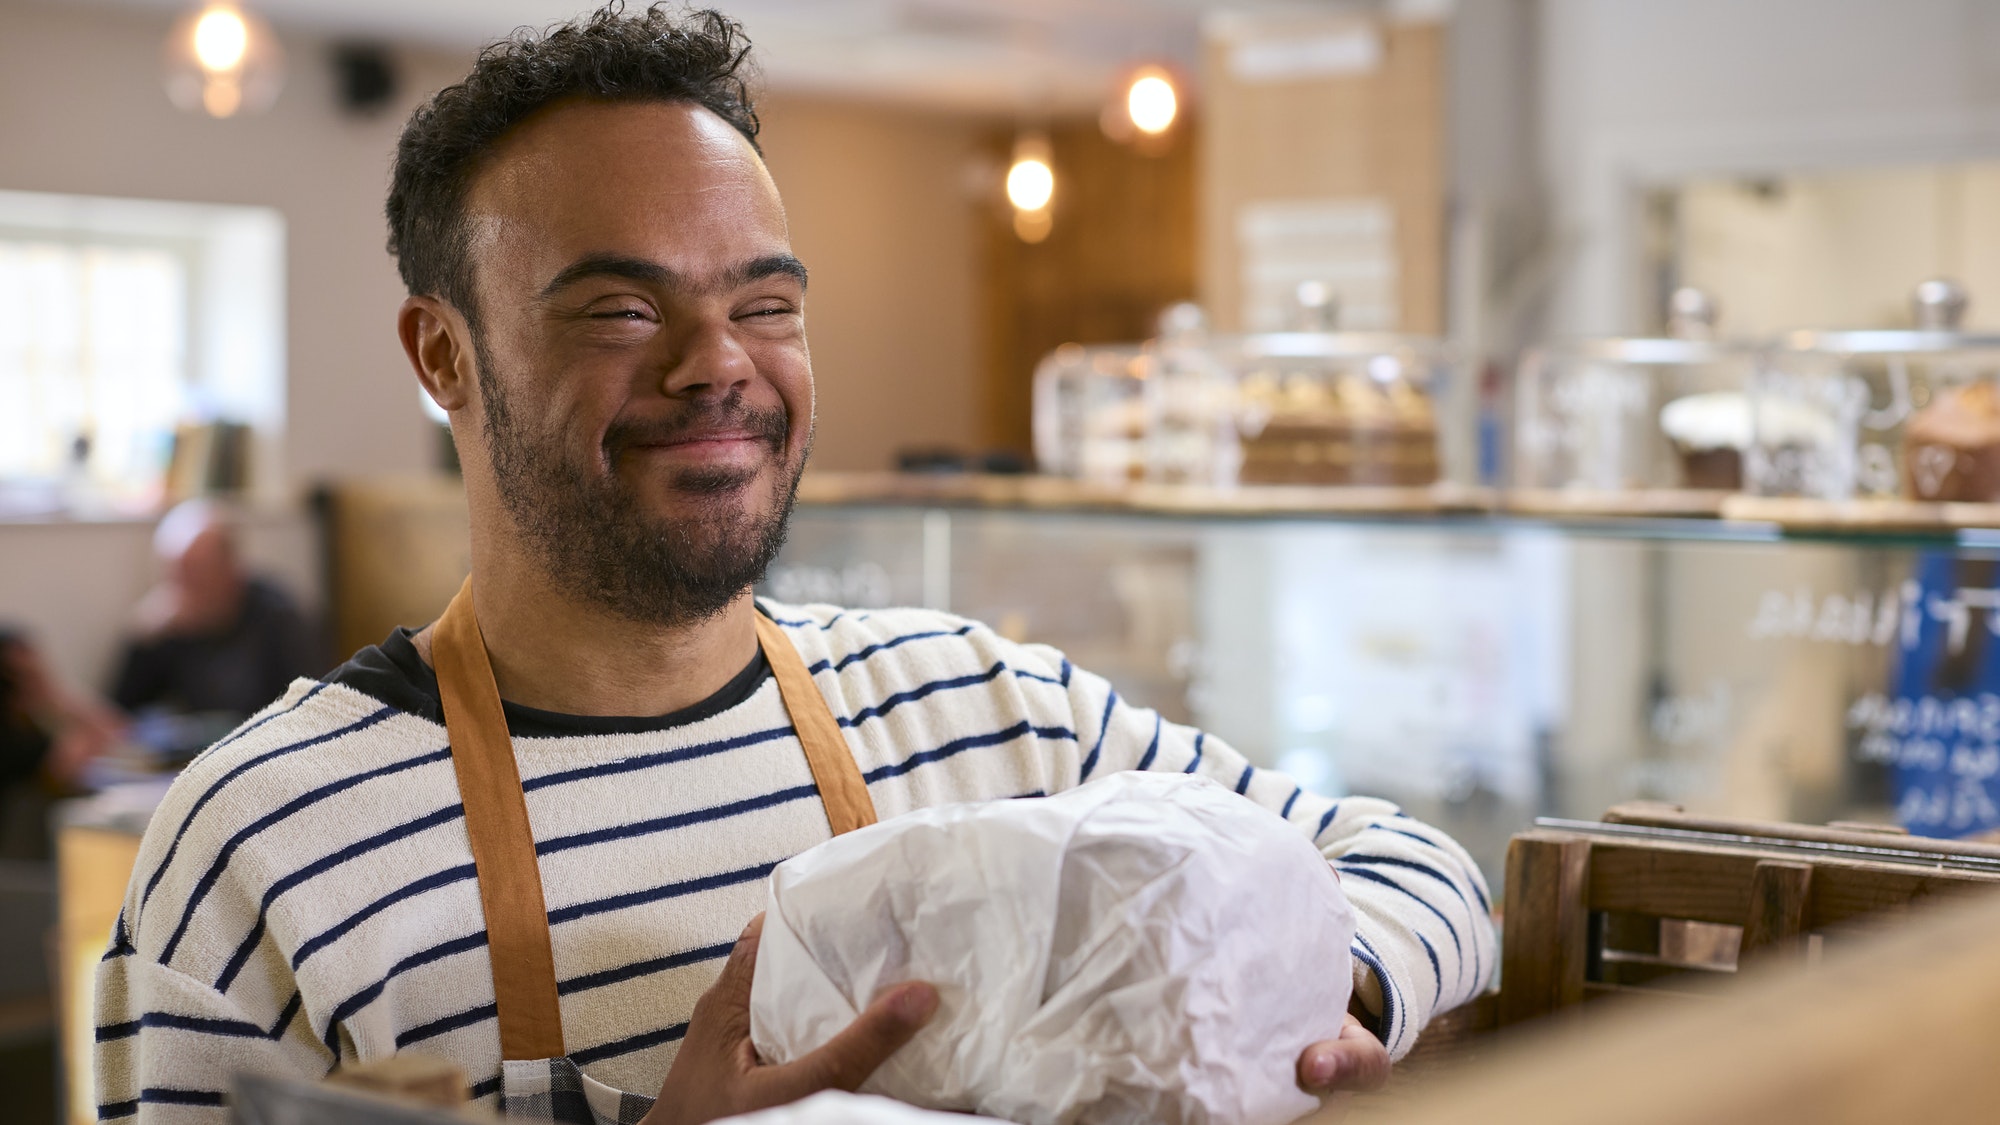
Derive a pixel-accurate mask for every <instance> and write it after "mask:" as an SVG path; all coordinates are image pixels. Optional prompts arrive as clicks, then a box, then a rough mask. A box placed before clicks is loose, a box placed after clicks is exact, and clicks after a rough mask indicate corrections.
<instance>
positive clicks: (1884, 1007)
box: [1305, 891, 2000, 1125]
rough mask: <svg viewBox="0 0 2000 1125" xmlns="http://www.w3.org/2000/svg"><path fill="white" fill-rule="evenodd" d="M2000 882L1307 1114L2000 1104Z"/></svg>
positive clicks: (1643, 1122) (1899, 1113)
mask: <svg viewBox="0 0 2000 1125" xmlns="http://www.w3.org/2000/svg"><path fill="white" fill-rule="evenodd" d="M1995 933H2000V891H1996V892H1983V893H1980V894H1977V895H1975V896H1973V897H1971V898H1969V899H1961V900H1958V901H1957V902H1954V903H1950V904H1942V905H1939V906H1937V907H1936V908H1934V909H1931V910H1928V911H1924V912H1921V913H1918V914H1913V915H1911V916H1910V918H1909V920H1908V921H1907V922H1906V923H1905V924H1903V925H1902V926H1901V927H1900V928H1898V929H1896V930H1893V931H1887V932H1883V933H1878V934H1873V935H1870V936H1868V937H1866V938H1857V939H1855V940H1854V941H1853V942H1852V944H1849V945H1846V946H1844V947H1841V948H1837V949H1833V950H1830V951H1829V954H1828V956H1827V957H1826V959H1825V960H1824V962H1822V963H1821V964H1819V965H1817V966H1813V967H1805V966H1790V965H1788V966H1782V967H1771V968H1768V969H1766V970H1764V971H1762V972H1759V973H1756V974H1754V975H1751V974H1746V975H1745V978H1744V979H1743V980H1741V981H1740V982H1738V983H1737V984H1736V985H1735V986H1734V987H1733V988H1731V989H1729V990H1728V991H1726V992H1723V993H1721V994H1719V995H1718V996H1717V998H1716V999H1714V1000H1712V1001H1711V1002H1708V1003H1704V1004H1700V1005H1687V1006H1677V1007H1675V1008H1667V1007H1664V1006H1658V1005H1645V1006H1635V1007H1630V1008H1625V1009H1624V1010H1620V1009H1619V1008H1618V1007H1616V1006H1614V1005H1613V1004H1611V1003H1607V1004H1606V1005H1605V1006H1604V1008H1602V1009H1600V1010H1596V1011H1587V1012H1585V1013H1583V1014H1581V1015H1580V1016H1579V1017H1577V1018H1574V1019H1571V1020H1565V1021H1562V1022H1561V1023H1560V1024H1558V1025H1555V1026H1545V1027H1538V1028H1530V1029H1525V1030H1523V1031H1521V1032H1519V1033H1517V1034H1516V1035H1514V1036H1512V1037H1510V1039H1509V1040H1508V1041H1506V1042H1501V1043H1497V1044H1495V1045H1494V1047H1493V1048H1492V1050H1491V1051H1490V1052H1489V1053H1487V1054H1485V1055H1484V1057H1482V1058H1480V1059H1478V1060H1476V1061H1473V1062H1470V1063H1468V1064H1467V1065H1466V1066H1465V1067H1464V1068H1462V1069H1458V1070H1456V1071H1454V1072H1453V1073H1450V1074H1444V1075H1439V1076H1438V1077H1437V1079H1436V1080H1435V1082H1434V1083H1432V1084H1429V1085H1426V1086H1424V1087H1423V1088H1422V1089H1419V1090H1413V1091H1410V1092H1409V1093H1408V1095H1407V1096H1401V1097H1397V1098H1394V1099H1385V1100H1383V1101H1381V1102H1370V1101H1369V1100H1368V1099H1362V1100H1359V1101H1357V1102H1355V1103H1354V1105H1353V1107H1352V1108H1353V1113H1352V1114H1351V1115H1349V1116H1347V1117H1341V1116H1339V1112H1338V1110H1328V1111H1323V1112H1322V1113H1320V1114H1316V1115H1313V1116H1311V1117H1308V1118H1306V1119H1305V1121H1308V1122H1311V1123H1313V1125H1332V1123H1334V1122H1336V1121H1341V1120H1345V1121H1351V1122H1389V1121H1393V1122H1395V1123H1397V1125H1447V1123H1450V1125H1461V1123H1463V1122H1467V1121H1478V1122H1480V1123H1481V1125H1586V1123H1589V1125H1596V1123H1598V1122H1604V1121H1617V1122H1620V1123H1621V1125H1680V1123H1685V1122H1702V1123H1704V1125H1773V1123H1777V1122H1815V1123H1821V1125H1879V1123H1880V1122H1883V1121H1924V1122H1927V1123H1933V1125H1949V1123H1956V1122H1975V1121H1981V1122H1983V1121H1990V1120H1991V1119H1992V1115H1993V1107H1994V1106H1995V1105H2000V1067H1994V1066H1993V1065H1992V1059H1993V1056H1994V1054H1995V1052H1996V1051H2000V961H1996V960H1995V959H1994V958H1993V956H1992V954H1991V948H1992V942H1993V935H1994V934H1995Z"/></svg>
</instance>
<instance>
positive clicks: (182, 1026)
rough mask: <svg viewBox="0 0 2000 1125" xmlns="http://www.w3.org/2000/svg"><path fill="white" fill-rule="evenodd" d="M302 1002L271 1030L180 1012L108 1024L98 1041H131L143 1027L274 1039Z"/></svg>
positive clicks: (297, 1001) (296, 997)
mask: <svg viewBox="0 0 2000 1125" xmlns="http://www.w3.org/2000/svg"><path fill="white" fill-rule="evenodd" d="M301 1002H302V1000H301V997H300V996H299V994H298V993H296V992H294V993H293V994H292V1001H291V1003H289V1004H286V1005H285V1010H284V1012H283V1013H281V1014H280V1015H279V1016H278V1022H277V1023H276V1024H275V1025H274V1026H273V1027H272V1028H271V1029H270V1030H265V1029H264V1028H261V1027H258V1026H257V1025H256V1024H254V1023H251V1022H250V1021H249V1020H225V1019H215V1018H213V1017H210V1016H184V1015H181V1014H179V1013H178V1012H147V1013H146V1014H145V1015H142V1016H140V1017H139V1018H138V1019H136V1020H129V1021H127V1022H125V1023H114V1024H106V1025H105V1026H103V1027H100V1028H98V1029H97V1041H98V1042H99V1043H109V1042H112V1041H114V1040H118V1039H124V1038H128V1037H130V1036H133V1035H137V1034H138V1033H139V1029H140V1028H142V1027H162V1028H168V1029H170V1030H173V1031H194V1032H199V1033H201V1034H203V1035H221V1036H225V1037H228V1038H231V1039H271V1040H275V1039H277V1038H278V1037H279V1036H281V1035H283V1034H284V1031H285V1025H286V1024H289V1023H291V1022H292V1017H293V1016H295V1015H297V1014H298V1012H299V1005H300V1003H301Z"/></svg>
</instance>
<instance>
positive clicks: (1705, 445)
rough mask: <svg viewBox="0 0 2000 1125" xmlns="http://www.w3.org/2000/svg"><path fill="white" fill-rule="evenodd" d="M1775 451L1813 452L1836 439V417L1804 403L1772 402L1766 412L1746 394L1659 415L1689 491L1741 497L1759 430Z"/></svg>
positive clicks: (1681, 405)
mask: <svg viewBox="0 0 2000 1125" xmlns="http://www.w3.org/2000/svg"><path fill="white" fill-rule="evenodd" d="M1760 429H1761V431H1762V433H1761V437H1762V440H1763V442H1764V445H1765V446H1766V447H1767V448H1768V449H1770V450H1772V451H1777V450H1783V449H1796V450H1801V451H1811V450H1816V449H1820V448H1823V447H1824V446H1825V445H1826V443H1828V442H1831V441H1832V440H1833V439H1834V424H1833V420H1832V419H1831V418H1828V417H1827V416H1826V415H1825V414H1822V413H1821V412H1819V411H1817V410H1814V409H1812V408H1811V407H1809V406H1806V405H1804V404H1802V403H1796V402H1791V401H1789V400H1785V399H1773V398H1767V399H1765V400H1764V401H1763V402H1762V403H1761V409H1755V408H1753V406H1752V404H1751V401H1750V396H1749V395H1746V394H1744V393H1742V392H1741V391H1710V392H1708V393H1705V394H1696V395H1687V396H1685V397H1683V398H1677V399H1675V400H1673V401H1672V402H1669V403H1668V404H1667V405H1666V406H1665V407H1663V408H1662V409H1661V410H1660V430H1661V432H1663V433H1665V434H1666V435H1667V440H1668V441H1669V442H1671V443H1673V447H1674V452H1675V453H1677V454H1679V455H1680V462H1681V482H1682V487H1684V488H1700V489H1715V490H1719V491H1723V492H1736V491H1739V490H1741V489H1742V487H1743V457H1744V454H1745V453H1747V452H1748V451H1749V449H1750V446H1751V444H1752V442H1754V441H1755V440H1757V439H1758V437H1759V436H1760V435H1759V430H1760Z"/></svg>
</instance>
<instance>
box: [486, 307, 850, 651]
mask: <svg viewBox="0 0 2000 1125" xmlns="http://www.w3.org/2000/svg"><path fill="white" fill-rule="evenodd" d="M474 355H475V358H476V359H477V360H478V363H479V390H480V401H481V404H482V414H483V419H482V422H483V424H482V427H481V428H482V431H483V432H484V434H485V437H486V445H487V449H488V451H489V453H490V456H491V458H492V464H493V476H494V483H495V484H496V485H497V486H498V490H499V494H500V502H501V504H502V505H503V506H504V507H505V508H506V509H507V513H508V515H509V516H511V517H512V518H513V522H514V526H515V528H516V529H517V530H518V532H519V533H520V535H521V536H522V537H523V538H524V539H525V540H526V541H527V543H528V545H529V546H530V547H531V548H532V549H533V550H534V552H535V553H536V555H538V556H539V559H540V562H541V564H542V566H543V567H544V568H545V569H546V570H547V572H548V574H549V576H550V578H551V580H552V581H553V582H554V583H555V584H556V585H557V586H558V587H559V588H561V590H562V591H563V592H564V593H566V594H568V595H569V596H571V597H573V598H577V599H579V600H582V601H586V602H589V603H591V604H594V605H597V606H599V607H601V608H604V609H606V610H609V611H611V612H612V613H615V614H617V615H618V616H621V617H624V618H626V619H628V620H631V621H637V622H642V623H645V624H649V625H660V626H669V627H676V626H685V625H692V624H695V623H698V622H701V621H706V620H708V619H710V618H713V617H715V616H716V615H717V614H719V613H721V612H722V611H723V610H724V609H725V608H727V607H728V606H729V604H730V603H732V602H734V601H735V600H736V599H737V597H738V596H740V595H741V594H742V593H743V591H744V590H745V589H747V588H749V587H750V586H752V585H754V584H755V583H757V582H760V581H762V580H763V578H764V572H765V571H766V570H767V569H768V568H769V567H770V565H771V561H772V560H773V559H775V558H776V557H777V555H778V550H779V549H780V548H781V547H783V546H784V544H785V530H786V525H787V524H788V522H789V521H790V518H791V512H792V504H793V501H794V500H795V499H796V497H797V494H798V487H799V476H800V474H801V473H802V472H804V470H805V462H806V457H805V454H806V453H808V452H810V450H811V448H812V439H811V435H810V434H808V435H807V439H806V447H805V449H804V450H801V453H800V456H799V457H798V459H797V460H796V462H794V463H791V464H786V463H785V462H784V460H783V458H784V455H785V446H786V444H787V439H788V437H789V435H790V426H789V418H788V416H787V414H786V411H785V410H784V409H783V408H776V409H770V410H759V409H754V408H751V407H749V406H746V405H744V403H743V402H742V395H741V392H740V391H737V392H732V393H731V394H730V395H729V397H727V398H724V399H722V400H720V401H712V402H701V403H696V404H691V405H689V406H687V407H686V408H685V409H684V410H683V411H682V412H681V413H680V414H678V415H676V416H674V417H673V418H670V419H667V420H665V421H648V422H614V423H613V424H612V425H611V426H610V427H609V428H608V429H607V430H606V431H605V434H604V439H603V441H602V444H601V447H600V450H599V455H600V462H599V464H597V465H580V464H577V463H575V462H574V461H573V460H571V459H569V458H567V457H566V456H564V453H563V450H564V446H563V443H562V441H561V440H560V439H559V438H558V437H557V436H555V435H541V434H535V433H532V432H529V429H528V427H527V426H526V424H525V423H523V421H522V420H521V419H520V418H519V417H518V416H517V415H516V414H515V413H514V411H513V410H512V409H511V403H510V402H509V401H508V399H507V392H506V391H505V390H504V389H503V388H502V386H501V382H502V381H501V379H500V378H499V376H498V373H497V372H496V371H495V370H494V367H493V363H492V361H491V359H490V357H488V356H487V354H486V349H485V347H484V343H483V341H480V342H476V343H475V345H474ZM725 428H726V429H735V430H743V431H746V432H748V433H750V434H751V435H752V436H753V437H754V438H756V439H757V440H759V441H760V442H762V443H763V444H765V445H767V446H768V447H769V449H770V450H771V460H770V463H772V464H775V465H777V466H778V472H777V474H776V477H775V479H774V480H773V482H772V484H771V488H770V495H769V497H768V500H769V503H768V504H767V505H766V506H765V509H764V512H763V514H761V515H760V514H759V513H757V512H756V511H754V510H753V509H752V507H751V506H750V505H749V504H747V503H745V501H746V499H748V497H747V496H746V490H747V489H749V488H750V486H751V485H753V484H754V482H755V480H756V476H757V473H756V471H755V470H744V469H740V468H736V467H733V466H703V467H695V468H688V469H682V470H680V471H678V472H677V473H676V474H675V476H674V478H673V480H672V482H671V485H672V488H673V490H674V491H675V492H677V493H679V494H680V495H681V496H683V497H685V498H687V499H688V500H689V501H691V503H690V505H688V508H687V510H685V511H683V512H681V513H679V514H676V515H674V516H671V517H659V516H654V515H652V514H650V513H648V512H647V511H646V507H645V504H644V502H643V500H642V499H641V495H640V493H639V492H638V491H637V490H635V489H634V488H633V487H632V486H631V485H629V484H628V483H627V482H626V481H625V480H624V479H623V478H622V477H621V476H620V475H619V474H618V472H617V471H616V470H617V466H618V464H619V461H620V458H621V456H622V455H623V454H624V453H625V452H626V451H628V450H631V449H633V448H635V447H639V446H644V445H651V444H659V443H661V442H665V441H671V440H674V439H676V438H679V437H682V436H684V435H687V434H691V433H697V432H702V431H713V430H717V429H725Z"/></svg>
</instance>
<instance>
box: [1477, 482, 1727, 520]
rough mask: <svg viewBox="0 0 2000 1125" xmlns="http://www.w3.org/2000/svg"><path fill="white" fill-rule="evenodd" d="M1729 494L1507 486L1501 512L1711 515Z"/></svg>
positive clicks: (1558, 515) (1564, 515)
mask: <svg viewBox="0 0 2000 1125" xmlns="http://www.w3.org/2000/svg"><path fill="white" fill-rule="evenodd" d="M1730 495H1731V494H1730V493H1727V492H1721V491H1716V490H1712V489H1699V488H1652V489H1619V490H1616V491H1583V490H1578V489H1569V488H1510V489H1508V490H1507V491H1506V492H1505V493H1504V494H1502V496H1501V499H1500V507H1501V509H1502V510H1503V511H1507V512H1511V513H1513V514H1515V515H1523V516H1539V517H1546V518H1555V519H1572V518H1589V517H1593V516H1607V517H1614V518H1628V519H1629V518H1640V519H1646V518H1663V519H1664V518H1674V519H1686V518H1690V517H1692V518H1697V519H1700V518H1713V517H1715V516H1719V515H1721V514H1722V505H1723V502H1724V501H1725V500H1727V499H1728V498H1729V496H1730Z"/></svg>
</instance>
